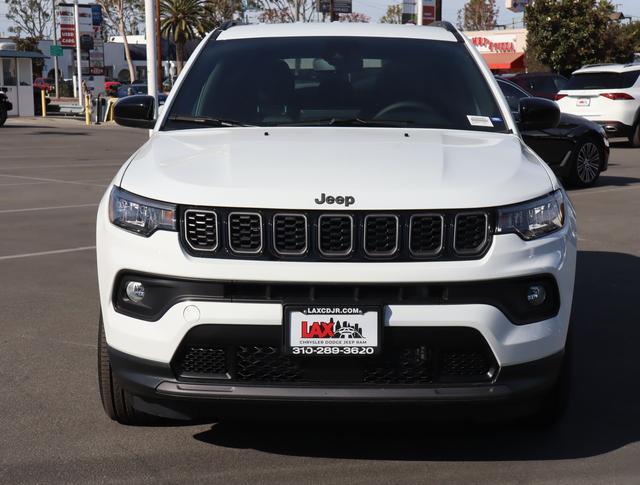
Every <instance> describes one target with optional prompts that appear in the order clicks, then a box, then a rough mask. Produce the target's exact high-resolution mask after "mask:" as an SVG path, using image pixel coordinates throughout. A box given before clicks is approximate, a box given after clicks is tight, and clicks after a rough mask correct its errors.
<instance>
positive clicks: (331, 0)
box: [329, 0, 340, 22]
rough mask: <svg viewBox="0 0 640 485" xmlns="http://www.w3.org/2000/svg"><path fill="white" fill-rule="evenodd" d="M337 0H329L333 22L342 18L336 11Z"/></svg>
mask: <svg viewBox="0 0 640 485" xmlns="http://www.w3.org/2000/svg"><path fill="white" fill-rule="evenodd" d="M335 2H336V0H329V20H331V22H337V21H339V20H340V16H339V15H338V14H337V13H336V5H335Z"/></svg>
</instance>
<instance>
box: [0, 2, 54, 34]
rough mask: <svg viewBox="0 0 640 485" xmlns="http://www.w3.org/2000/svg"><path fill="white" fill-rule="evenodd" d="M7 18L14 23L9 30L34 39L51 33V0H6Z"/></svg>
mask: <svg viewBox="0 0 640 485" xmlns="http://www.w3.org/2000/svg"><path fill="white" fill-rule="evenodd" d="M6 2H7V6H8V7H9V8H8V12H7V18H8V19H9V20H11V22H12V23H13V25H12V26H11V27H9V32H12V33H15V34H17V35H18V36H25V37H30V38H32V39H38V40H41V39H45V38H48V37H50V35H51V27H52V25H51V0H6Z"/></svg>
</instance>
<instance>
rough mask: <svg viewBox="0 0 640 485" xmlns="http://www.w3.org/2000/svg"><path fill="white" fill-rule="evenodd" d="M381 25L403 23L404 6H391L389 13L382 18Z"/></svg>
mask: <svg viewBox="0 0 640 485" xmlns="http://www.w3.org/2000/svg"><path fill="white" fill-rule="evenodd" d="M380 23H381V24H401V23H402V4H397V5H389V6H388V7H387V13H385V14H384V15H383V16H382V17H380Z"/></svg>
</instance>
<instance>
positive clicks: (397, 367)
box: [173, 345, 493, 385]
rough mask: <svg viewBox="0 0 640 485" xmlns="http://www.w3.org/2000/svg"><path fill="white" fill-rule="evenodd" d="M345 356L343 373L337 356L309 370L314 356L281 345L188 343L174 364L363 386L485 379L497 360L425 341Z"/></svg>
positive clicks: (257, 377)
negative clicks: (323, 370) (361, 356)
mask: <svg viewBox="0 0 640 485" xmlns="http://www.w3.org/2000/svg"><path fill="white" fill-rule="evenodd" d="M227 353H229V354H230V355H231V356H232V364H231V366H229V365H228V359H227ZM320 359H323V358H320ZM325 359H326V358H325ZM329 359H330V358H329ZM343 359H344V362H345V365H346V368H345V370H346V369H347V368H348V369H349V372H350V373H345V374H344V375H342V372H341V370H340V366H339V365H338V366H337V367H336V366H335V362H336V361H335V360H334V361H333V365H332V366H329V365H328V364H327V362H328V361H327V360H324V361H322V360H315V365H316V366H317V364H318V363H320V367H326V368H327V369H329V368H331V370H330V371H327V372H326V373H325V374H324V375H323V374H322V373H321V374H320V375H318V373H317V370H316V371H315V373H312V374H308V369H307V368H306V367H305V366H306V364H308V363H310V362H314V361H313V360H310V359H309V358H302V359H300V358H295V357H292V356H289V355H283V354H282V353H281V351H280V348H279V347H277V346H270V345H238V346H232V347H228V348H227V349H224V348H207V347H189V348H188V349H186V352H184V353H183V355H182V357H180V358H179V359H178V360H177V361H176V362H174V365H173V367H174V370H175V371H176V374H177V375H178V376H179V377H184V378H203V379H231V380H233V381H237V382H244V383H267V384H277V383H279V384H296V383H305V382H308V383H323V382H324V383H325V384H330V383H332V382H336V381H339V382H341V383H352V384H362V385H380V384H388V385H425V384H431V383H436V382H461V381H465V382H484V381H486V380H487V379H488V377H489V375H490V373H491V370H492V365H493V363H492V359H490V358H488V357H487V356H485V355H484V354H483V353H482V352H481V351H476V350H462V351H444V352H438V351H437V350H434V349H432V348H429V347H428V346H426V345H419V346H410V347H401V348H392V349H387V350H386V351H384V352H383V354H382V356H380V357H378V358H374V359H369V360H366V359H365V360H358V359H355V360H354V359H350V358H343ZM354 369H355V373H354ZM345 375H346V376H347V377H345Z"/></svg>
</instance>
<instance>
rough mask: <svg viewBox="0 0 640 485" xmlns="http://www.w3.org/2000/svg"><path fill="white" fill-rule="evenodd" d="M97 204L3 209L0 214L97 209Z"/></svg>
mask: <svg viewBox="0 0 640 485" xmlns="http://www.w3.org/2000/svg"><path fill="white" fill-rule="evenodd" d="M97 206H98V204H75V205H54V206H49V207H29V208H26V209H4V210H0V214H11V213H14V212H32V211H48V210H56V209H75V208H78V207H97Z"/></svg>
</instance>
